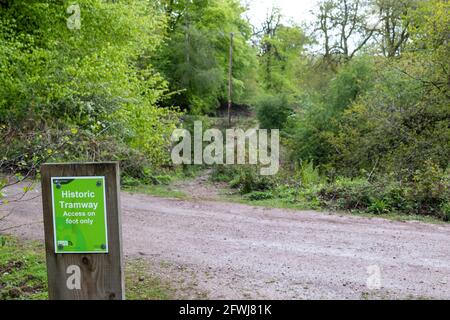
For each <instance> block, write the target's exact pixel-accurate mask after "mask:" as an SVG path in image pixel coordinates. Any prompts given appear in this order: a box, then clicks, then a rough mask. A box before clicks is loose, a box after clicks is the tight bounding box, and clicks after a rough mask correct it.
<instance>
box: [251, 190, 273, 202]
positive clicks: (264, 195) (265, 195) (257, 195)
mask: <svg viewBox="0 0 450 320" xmlns="http://www.w3.org/2000/svg"><path fill="white" fill-rule="evenodd" d="M246 198H247V199H249V200H252V201H257V200H268V199H272V198H274V195H273V193H272V192H271V191H253V192H250V193H249V194H247V195H246Z"/></svg>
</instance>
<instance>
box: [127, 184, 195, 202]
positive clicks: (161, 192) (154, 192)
mask: <svg viewBox="0 0 450 320" xmlns="http://www.w3.org/2000/svg"><path fill="white" fill-rule="evenodd" d="M123 190H124V191H127V192H131V193H142V194H148V195H151V196H156V197H164V198H176V199H187V198H188V196H187V195H186V194H185V193H184V192H183V191H180V190H178V189H176V188H174V187H173V186H170V185H146V184H140V185H138V186H128V187H123Z"/></svg>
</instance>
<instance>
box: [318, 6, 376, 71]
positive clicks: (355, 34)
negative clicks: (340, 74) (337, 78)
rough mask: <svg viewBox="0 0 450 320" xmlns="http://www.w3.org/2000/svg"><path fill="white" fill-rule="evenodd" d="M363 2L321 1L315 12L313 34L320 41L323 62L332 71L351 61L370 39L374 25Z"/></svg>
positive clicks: (373, 31) (374, 29) (374, 28)
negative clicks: (321, 43) (330, 67)
mask: <svg viewBox="0 0 450 320" xmlns="http://www.w3.org/2000/svg"><path fill="white" fill-rule="evenodd" d="M369 8H370V6H369V3H368V2H367V1H364V0H342V1H341V0H324V1H322V2H320V4H319V7H318V10H317V12H316V22H315V24H316V25H315V31H316V33H317V37H318V39H320V40H321V41H322V42H323V57H324V60H325V62H327V63H328V64H329V65H330V66H332V67H333V69H335V66H336V65H337V64H339V63H342V62H345V61H348V60H350V59H352V58H353V57H354V56H355V54H357V53H358V52H360V51H361V50H362V49H363V48H364V47H365V46H366V45H367V44H368V43H369V41H370V40H371V39H372V37H373V35H374V33H375V31H376V23H375V25H374V23H372V22H371V19H370V18H371V14H370V10H369Z"/></svg>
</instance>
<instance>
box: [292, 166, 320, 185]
mask: <svg viewBox="0 0 450 320" xmlns="http://www.w3.org/2000/svg"><path fill="white" fill-rule="evenodd" d="M295 178H296V179H300V182H301V185H302V186H303V187H310V186H313V185H320V184H322V183H324V182H325V178H324V177H323V176H322V175H321V173H320V172H319V168H318V167H314V163H313V161H304V162H302V163H301V165H300V170H298V174H296V175H295Z"/></svg>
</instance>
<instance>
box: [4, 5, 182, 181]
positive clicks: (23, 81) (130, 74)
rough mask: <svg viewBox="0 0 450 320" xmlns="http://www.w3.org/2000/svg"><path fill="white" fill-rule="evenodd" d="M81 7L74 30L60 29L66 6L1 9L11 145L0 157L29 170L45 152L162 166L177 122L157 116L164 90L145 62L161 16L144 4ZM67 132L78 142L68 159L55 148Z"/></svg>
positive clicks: (157, 38) (164, 112)
mask: <svg viewBox="0 0 450 320" xmlns="http://www.w3.org/2000/svg"><path fill="white" fill-rule="evenodd" d="M78 4H79V5H80V8H81V29H79V30H77V29H70V28H68V27H67V25H66V22H67V21H66V20H67V18H69V15H68V14H67V13H66V9H67V7H68V6H69V4H68V3H64V2H57V1H51V2H48V3H45V4H43V3H42V2H41V1H28V2H27V3H25V2H21V1H14V2H8V4H7V5H1V6H0V70H1V72H0V124H1V125H5V126H6V127H7V128H8V130H9V131H8V133H7V134H8V136H7V138H8V142H9V143H8V144H9V146H10V147H9V148H6V145H4V144H3V143H2V145H1V146H0V151H1V154H5V155H6V157H7V158H8V159H16V156H17V155H19V156H20V157H21V160H20V161H22V160H23V161H26V162H29V163H32V162H33V161H34V163H39V162H38V161H39V159H43V158H44V157H43V156H42V154H43V153H45V152H46V150H47V151H48V152H49V154H48V155H51V153H53V155H52V157H51V158H53V159H55V158H56V157H58V158H60V159H61V158H62V159H67V158H71V159H76V160H90V161H92V160H103V159H108V160H124V161H125V162H126V161H127V160H128V159H129V158H133V160H137V159H136V158H140V159H143V160H144V161H140V163H143V165H147V164H149V165H153V166H159V165H162V164H164V163H166V162H167V161H168V155H167V152H166V150H167V148H168V146H169V144H170V141H169V138H170V134H171V132H172V130H173V129H174V128H175V126H176V124H177V122H178V114H177V113H176V112H174V111H172V110H170V109H161V108H158V107H157V104H158V103H159V102H160V100H161V99H162V97H163V96H164V94H165V93H166V92H167V90H168V84H167V82H166V81H165V80H164V79H163V78H162V77H161V75H160V74H158V73H157V72H156V71H155V69H154V67H153V66H152V65H151V64H150V63H149V62H148V57H150V56H152V55H153V54H155V50H156V49H157V47H158V46H159V45H160V44H161V42H162V39H163V34H162V32H161V28H163V27H164V26H165V19H164V16H163V15H161V14H158V11H157V9H155V8H154V6H153V5H151V2H150V1H146V0H141V1H120V2H104V1H93V0H82V1H78ZM13 128H14V129H13ZM67 131H70V132H71V134H70V136H69V137H70V140H72V142H76V145H75V144H74V143H73V144H72V147H71V148H64V149H65V151H69V150H70V152H69V154H65V153H63V151H62V150H61V148H55V144H56V145H57V146H58V145H59V146H60V145H61V141H63V138H64V137H67V134H66V132H67ZM38 132H39V133H41V134H37V133H38ZM25 137H26V138H25ZM48 155H47V156H48ZM129 155H131V157H129ZM133 156H134V157H133ZM25 157H26V158H27V159H25ZM38 158H39V159H38ZM48 158H49V157H45V159H48ZM14 161H15V162H17V163H18V162H19V161H16V160H14ZM128 166H131V165H130V164H128V165H126V167H128ZM134 166H138V161H136V162H135V164H134ZM28 167H30V165H29V164H28ZM142 170H143V167H142V165H141V167H140V168H137V169H136V170H135V169H133V170H130V171H131V172H132V173H133V174H135V172H133V171H142Z"/></svg>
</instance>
